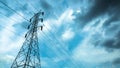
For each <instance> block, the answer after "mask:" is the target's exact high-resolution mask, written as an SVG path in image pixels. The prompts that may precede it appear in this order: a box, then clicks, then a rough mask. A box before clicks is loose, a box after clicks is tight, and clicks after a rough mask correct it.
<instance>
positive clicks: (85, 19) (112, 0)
mask: <svg viewBox="0 0 120 68" xmlns="http://www.w3.org/2000/svg"><path fill="white" fill-rule="evenodd" d="M119 12H120V0H94V1H93V5H92V6H91V7H90V9H88V11H87V12H86V13H85V14H83V15H79V14H78V16H77V18H76V19H75V20H76V21H77V22H78V23H80V25H82V26H85V25H86V24H87V23H89V22H90V21H92V20H94V19H96V18H97V17H99V16H102V15H104V14H106V13H108V14H109V15H110V16H111V18H110V19H109V20H108V21H107V22H106V23H105V25H107V24H109V22H112V21H115V20H116V19H118V18H117V17H118V16H120V14H119ZM116 16H117V17H116Z"/></svg>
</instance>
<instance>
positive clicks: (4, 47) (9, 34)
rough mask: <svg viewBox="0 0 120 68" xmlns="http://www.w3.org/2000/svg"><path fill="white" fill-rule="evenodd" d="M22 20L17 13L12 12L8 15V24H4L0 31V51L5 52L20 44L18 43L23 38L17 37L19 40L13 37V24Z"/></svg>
mask: <svg viewBox="0 0 120 68" xmlns="http://www.w3.org/2000/svg"><path fill="white" fill-rule="evenodd" d="M13 19H14V20H13ZM22 21H23V19H22V18H21V17H19V16H18V15H17V14H13V15H12V16H10V18H9V19H8V25H5V27H4V28H3V29H2V30H1V31H0V34H1V35H0V43H1V45H0V53H7V52H9V51H11V50H13V49H14V48H16V47H19V46H20V45H19V43H21V42H22V40H23V38H20V37H21V36H20V37H19V40H18V39H17V37H16V38H14V37H15V36H16V34H15V32H16V31H15V28H14V27H13V25H14V24H16V23H18V22H22ZM15 39H16V40H15ZM13 40H15V41H17V42H15V41H13Z"/></svg>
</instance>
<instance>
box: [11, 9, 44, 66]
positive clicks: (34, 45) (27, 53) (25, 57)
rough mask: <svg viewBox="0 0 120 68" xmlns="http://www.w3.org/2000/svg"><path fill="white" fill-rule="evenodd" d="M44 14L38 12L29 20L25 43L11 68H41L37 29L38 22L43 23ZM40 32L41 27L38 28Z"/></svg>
mask: <svg viewBox="0 0 120 68" xmlns="http://www.w3.org/2000/svg"><path fill="white" fill-rule="evenodd" d="M43 15H44V12H42V11H40V12H38V13H36V14H34V16H33V17H32V18H31V19H30V22H31V23H30V25H29V26H28V29H29V30H28V32H27V33H26V35H25V41H24V43H23V45H22V47H21V49H20V51H19V53H18V55H17V56H16V58H15V60H14V62H13V64H12V66H11V68H41V62H40V61H41V60H40V50H39V46H38V37H37V29H38V22H39V21H41V22H43V18H39V17H40V16H41V17H42V16H43ZM40 27H41V30H42V28H43V26H40Z"/></svg>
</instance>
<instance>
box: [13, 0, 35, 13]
mask: <svg viewBox="0 0 120 68" xmlns="http://www.w3.org/2000/svg"><path fill="white" fill-rule="evenodd" d="M15 1H16V2H17V3H18V4H19V5H20V6H22V8H24V7H23V4H21V3H20V2H19V1H18V0H15ZM30 13H31V12H30ZM31 15H33V14H32V13H31Z"/></svg>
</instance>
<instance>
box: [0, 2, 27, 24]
mask: <svg viewBox="0 0 120 68" xmlns="http://www.w3.org/2000/svg"><path fill="white" fill-rule="evenodd" d="M0 3H2V4H3V5H5V6H6V7H8V8H9V9H11V10H12V11H13V12H15V13H16V14H18V15H19V16H21V17H22V18H23V19H25V20H26V21H28V22H29V20H28V19H26V18H25V17H23V16H22V15H21V14H19V13H18V12H16V10H14V9H12V8H11V7H9V6H8V5H7V4H6V3H4V2H2V1H0Z"/></svg>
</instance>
